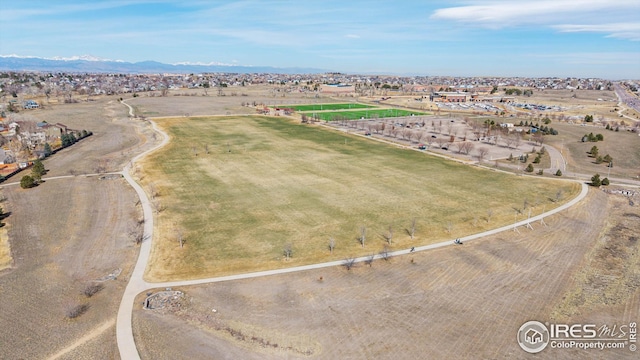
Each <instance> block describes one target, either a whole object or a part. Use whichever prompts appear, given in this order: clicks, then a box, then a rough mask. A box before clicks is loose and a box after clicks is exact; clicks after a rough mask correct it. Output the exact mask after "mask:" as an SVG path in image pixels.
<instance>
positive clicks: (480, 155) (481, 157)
mask: <svg viewBox="0 0 640 360" xmlns="http://www.w3.org/2000/svg"><path fill="white" fill-rule="evenodd" d="M476 153H477V155H476V157H477V158H478V162H482V161H483V160H484V158H485V157H487V154H489V148H487V147H484V146H483V147H480V148H478V149H477V150H476Z"/></svg>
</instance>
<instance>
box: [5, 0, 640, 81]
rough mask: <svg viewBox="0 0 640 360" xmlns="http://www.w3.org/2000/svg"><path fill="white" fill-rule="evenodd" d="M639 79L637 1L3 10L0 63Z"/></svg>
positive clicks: (157, 4) (136, 1) (21, 5)
mask: <svg viewBox="0 0 640 360" xmlns="http://www.w3.org/2000/svg"><path fill="white" fill-rule="evenodd" d="M14 54H15V55H19V56H37V57H44V58H72V57H74V56H80V55H91V56H95V57H98V58H104V59H112V60H123V61H129V62H138V61H144V60H155V61H160V62H164V63H172V64H174V63H203V64H208V63H221V64H234V65H255V66H276V67H312V68H319V69H326V70H332V71H341V72H347V73H378V74H400V75H406V74H415V75H452V76H535V77H542V76H559V77H572V76H575V77H601V78H607V79H640V0H507V1H503V0H468V1H457V0H454V1H408V0H403V1H397V2H393V1H388V0H386V1H359V0H341V1H334V0H323V1H305V0H298V1H290V0H282V1H271V0H265V1H258V0H255V1H251V0H249V1H205V0H181V1H163V0H155V1H154V0H108V1H101V0H94V1H72V0H55V1H51V0H42V1H37V0H33V1H31V0H21V1H10V0H0V55H5V56H6V55H14Z"/></svg>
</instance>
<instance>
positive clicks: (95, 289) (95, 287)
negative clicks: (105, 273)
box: [82, 283, 104, 298]
mask: <svg viewBox="0 0 640 360" xmlns="http://www.w3.org/2000/svg"><path fill="white" fill-rule="evenodd" d="M102 289H104V285H102V284H96V283H92V284H88V285H87V286H86V287H85V288H84V290H83V291H82V294H84V296H86V297H88V298H90V297H92V296H93V295H95V294H97V293H99V292H100V290H102Z"/></svg>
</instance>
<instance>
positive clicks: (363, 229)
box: [358, 226, 367, 248]
mask: <svg viewBox="0 0 640 360" xmlns="http://www.w3.org/2000/svg"><path fill="white" fill-rule="evenodd" d="M366 239H367V228H366V227H365V226H361V227H360V236H359V237H358V241H359V242H360V245H362V247H363V248H364V242H365V241H366Z"/></svg>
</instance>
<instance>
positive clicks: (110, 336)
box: [0, 98, 151, 359]
mask: <svg viewBox="0 0 640 360" xmlns="http://www.w3.org/2000/svg"><path fill="white" fill-rule="evenodd" d="M29 116H30V117H32V118H35V119H38V120H46V121H48V122H50V123H51V122H61V123H64V124H66V125H68V126H69V127H71V128H75V129H88V130H92V131H93V132H94V136H91V137H89V138H87V139H85V140H83V141H81V142H79V143H77V144H76V145H74V146H72V147H70V148H68V149H65V150H63V151H61V152H59V153H57V154H55V155H54V156H53V157H51V158H49V159H47V160H45V161H44V165H45V167H46V168H47V169H49V172H48V173H47V175H46V176H45V178H46V177H48V176H59V175H70V173H75V174H77V176H73V177H69V178H63V179H54V180H47V181H45V182H44V183H42V184H40V185H39V186H37V187H36V188H33V189H28V190H24V189H20V187H19V186H16V185H7V184H6V183H5V184H2V185H1V186H2V188H3V190H2V193H3V194H4V196H6V198H7V200H6V201H4V202H2V207H3V209H4V211H5V212H10V215H9V216H8V217H7V218H6V219H4V220H3V222H6V223H7V224H8V225H7V227H5V228H8V229H9V231H8V235H9V241H10V244H11V254H12V256H13V266H12V268H10V269H5V270H4V271H2V272H0V294H2V306H0V323H1V324H2V331H1V332H0V349H2V351H0V353H1V354H0V358H3V359H45V358H51V357H54V356H57V355H59V357H58V358H73V359H96V358H101V359H117V358H119V355H118V351H117V346H116V343H115V326H114V323H115V317H116V312H117V309H118V306H119V303H120V298H121V297H122V293H123V291H124V287H125V286H126V284H127V274H128V273H129V272H130V270H131V267H132V265H133V261H134V260H135V258H136V256H137V253H138V247H137V246H135V245H134V244H133V241H132V239H131V238H130V236H129V232H128V231H129V228H130V227H131V226H132V225H133V223H134V222H135V220H137V218H139V216H140V214H139V212H140V209H139V206H136V203H135V199H136V198H135V193H134V192H133V190H132V189H131V188H130V187H129V185H128V184H127V183H126V182H125V181H124V180H123V179H120V178H117V177H116V178H114V179H110V180H99V178H98V177H85V176H83V175H82V174H84V173H93V172H94V171H95V167H96V165H97V164H105V166H106V170H121V169H122V167H123V166H124V164H126V162H127V161H128V158H129V157H131V153H133V152H138V151H140V149H141V148H144V147H145V146H149V145H150V141H151V138H150V137H149V138H146V137H145V136H143V135H145V134H146V135H149V132H150V130H149V127H148V126H147V125H145V124H144V123H134V122H130V121H129V120H127V119H126V108H125V107H124V106H122V105H121V104H119V103H118V102H117V101H116V100H115V98H103V99H99V100H97V101H94V102H90V103H79V104H68V105H60V106H52V105H51V106H46V107H45V109H41V110H38V111H33V112H30V114H29ZM141 139H142V140H141ZM147 139H148V140H147ZM71 170H73V171H71ZM17 179H18V180H19V178H17ZM12 181H15V180H14V179H11V180H9V181H8V182H7V183H10V182H12ZM5 228H3V229H5ZM114 272H115V273H117V272H120V274H121V275H120V276H118V277H117V279H116V280H106V281H102V282H101V281H100V280H101V279H103V278H104V277H106V276H108V275H109V274H112V273H114ZM93 283H99V284H102V285H103V288H102V289H101V290H100V291H99V292H98V293H96V294H95V295H93V296H91V297H87V296H86V295H84V294H83V292H84V290H85V288H86V287H87V286H88V285H89V284H93ZM77 305H87V306H88V309H87V310H86V312H85V313H84V314H82V315H81V316H79V317H77V318H75V319H69V318H67V315H68V312H69V310H70V309H71V308H72V307H75V306H77ZM87 335H92V336H90V337H87Z"/></svg>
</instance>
